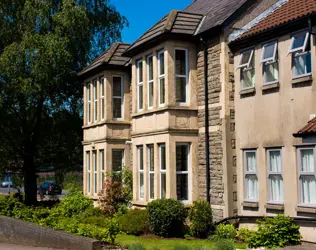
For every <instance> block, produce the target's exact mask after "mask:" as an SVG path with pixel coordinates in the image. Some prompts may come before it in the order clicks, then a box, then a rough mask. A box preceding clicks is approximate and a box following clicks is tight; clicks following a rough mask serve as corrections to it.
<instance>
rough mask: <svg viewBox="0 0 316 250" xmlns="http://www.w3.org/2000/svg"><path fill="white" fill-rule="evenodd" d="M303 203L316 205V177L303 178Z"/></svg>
mask: <svg viewBox="0 0 316 250" xmlns="http://www.w3.org/2000/svg"><path fill="white" fill-rule="evenodd" d="M301 183H302V203H303V204H316V178H315V176H301Z"/></svg>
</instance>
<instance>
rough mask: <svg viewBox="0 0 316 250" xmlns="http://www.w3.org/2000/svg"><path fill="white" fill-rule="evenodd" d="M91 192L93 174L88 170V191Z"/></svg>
mask: <svg viewBox="0 0 316 250" xmlns="http://www.w3.org/2000/svg"><path fill="white" fill-rule="evenodd" d="M90 192H91V174H90V172H88V193H90Z"/></svg>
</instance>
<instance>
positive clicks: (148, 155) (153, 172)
mask: <svg viewBox="0 0 316 250" xmlns="http://www.w3.org/2000/svg"><path fill="white" fill-rule="evenodd" d="M150 149H152V150H153V154H154V159H153V168H154V170H150V167H151V164H150ZM147 162H148V199H149V200H150V201H151V200H154V199H155V146H154V144H148V145H147ZM151 174H153V175H154V197H153V198H151V197H150V184H151V183H150V175H151Z"/></svg>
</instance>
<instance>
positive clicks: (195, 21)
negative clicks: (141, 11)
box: [79, 0, 279, 220]
mask: <svg viewBox="0 0 316 250" xmlns="http://www.w3.org/2000/svg"><path fill="white" fill-rule="evenodd" d="M278 2H279V1H277V0H255V1H254V0H235V1H234V4H232V1H231V0H195V1H193V2H192V4H190V5H189V6H188V7H187V8H185V9H184V10H182V11H171V12H170V13H169V14H167V15H166V16H165V17H163V18H162V19H161V20H160V21H159V22H157V23H156V24H155V25H154V26H153V27H152V28H151V29H149V30H148V31H147V32H145V33H144V34H143V35H142V36H141V37H140V38H139V39H138V40H137V41H135V42H134V43H133V44H131V45H127V44H123V43H116V44H113V45H112V46H111V47H110V48H109V49H108V50H107V51H105V52H104V53H103V54H102V55H100V56H99V57H98V58H96V59H95V61H93V62H92V64H91V65H90V66H89V67H87V68H86V69H84V70H83V71H82V72H80V74H79V75H80V76H81V77H82V81H83V82H84V126H83V130H84V140H83V147H84V193H85V194H86V195H88V196H90V197H91V198H93V199H97V197H98V193H99V192H100V191H101V190H102V184H103V182H104V178H105V173H106V172H111V171H120V168H121V166H122V165H125V166H127V167H129V168H130V169H132V170H133V183H134V187H133V205H134V206H136V207H137V206H139V207H141V206H146V204H147V203H148V202H150V201H151V200H153V199H159V198H163V197H166V198H175V199H178V200H180V201H182V202H183V203H185V204H188V205H189V204H191V203H192V202H193V201H194V200H197V199H206V200H208V201H209V202H210V204H211V206H212V210H213V216H214V220H220V219H222V218H224V217H228V216H233V215H238V214H239V208H240V201H238V196H239V195H238V192H237V189H238V187H239V185H238V183H237V163H238V160H239V159H238V160H237V152H238V151H236V125H235V124H236V117H235V103H234V98H235V95H234V91H235V88H234V86H235V84H234V77H235V76H234V75H235V67H234V57H233V54H232V53H231V51H230V48H229V46H228V42H229V35H230V34H231V33H232V32H233V31H235V30H239V29H240V28H241V27H243V26H245V25H246V24H247V23H249V22H250V21H251V20H253V19H255V18H256V17H257V16H259V15H260V14H262V13H264V12H265V11H267V10H269V9H271V8H274V6H275V5H276V4H277V3H278Z"/></svg>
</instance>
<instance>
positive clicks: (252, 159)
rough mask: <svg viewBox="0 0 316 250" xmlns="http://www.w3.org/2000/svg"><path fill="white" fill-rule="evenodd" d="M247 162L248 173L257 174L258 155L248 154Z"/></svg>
mask: <svg viewBox="0 0 316 250" xmlns="http://www.w3.org/2000/svg"><path fill="white" fill-rule="evenodd" d="M246 161H247V172H256V171H257V166H256V153H255V152H246Z"/></svg>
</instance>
